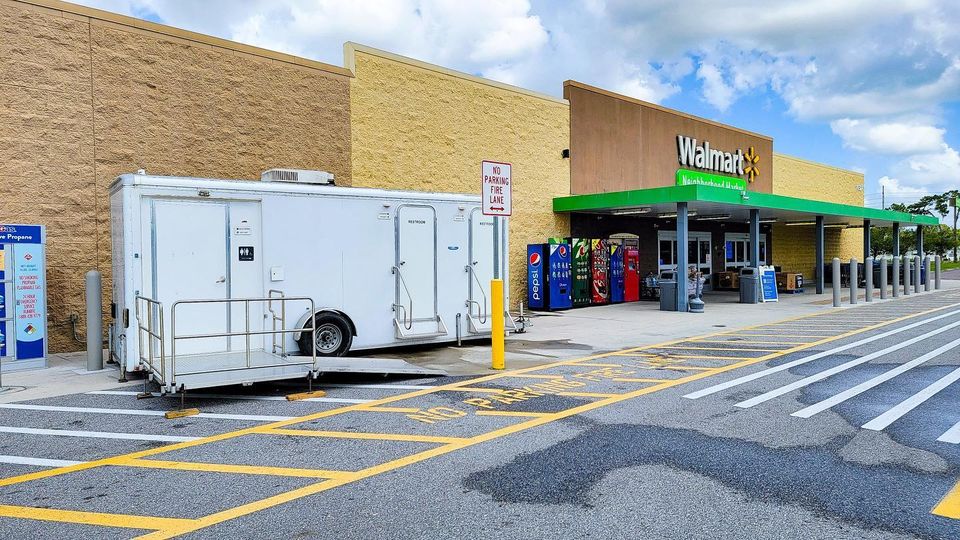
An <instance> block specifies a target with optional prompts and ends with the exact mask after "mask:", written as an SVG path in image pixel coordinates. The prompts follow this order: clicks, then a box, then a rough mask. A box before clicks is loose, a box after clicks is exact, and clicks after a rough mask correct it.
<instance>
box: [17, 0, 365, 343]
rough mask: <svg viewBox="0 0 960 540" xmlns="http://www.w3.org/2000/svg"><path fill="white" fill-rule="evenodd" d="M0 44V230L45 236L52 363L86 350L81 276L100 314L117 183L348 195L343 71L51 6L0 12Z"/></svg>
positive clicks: (38, 0)
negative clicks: (91, 277)
mask: <svg viewBox="0 0 960 540" xmlns="http://www.w3.org/2000/svg"><path fill="white" fill-rule="evenodd" d="M0 36H2V37H0V58H2V61H0V125H2V126H4V130H3V131H2V132H0V222H27V223H34V222H38V223H42V224H45V225H47V232H48V242H49V243H48V246H47V253H48V268H49V269H48V275H47V278H48V294H49V304H48V305H49V322H50V334H51V343H50V350H51V351H52V352H59V351H68V350H77V349H80V348H82V347H83V345H81V344H80V343H77V342H76V341H74V340H73V338H72V337H71V333H70V326H69V317H70V315H71V314H74V313H75V314H77V315H78V316H79V317H80V324H79V331H81V332H82V331H83V330H84V327H85V321H84V320H83V318H84V307H83V296H84V292H83V275H84V273H85V272H86V271H87V270H90V269H92V268H97V269H99V270H100V271H101V272H102V273H103V275H104V306H109V295H110V292H109V291H110V287H111V281H110V270H111V269H110V229H109V207H108V204H107V200H108V193H107V188H108V186H109V184H110V182H111V181H112V180H113V178H114V177H116V176H117V175H118V174H120V173H124V172H132V171H135V170H137V169H138V168H144V169H146V170H147V171H148V172H150V173H156V174H173V175H190V176H205V177H219V178H250V179H258V178H259V176H260V172H261V171H263V170H265V169H268V168H271V167H276V166H289V167H298V168H305V169H323V170H328V171H331V172H333V173H334V174H335V175H336V176H337V180H338V181H340V182H343V183H349V180H350V160H349V152H350V123H349V114H350V110H349V107H350V100H349V82H348V81H349V72H347V71H346V70H344V69H343V68H338V67H334V66H327V65H325V64H320V63H317V62H311V61H308V60H304V59H298V58H295V57H292V56H288V55H282V54H279V53H273V52H271V51H265V50H262V49H256V48H253V47H247V46H244V45H240V44H235V43H230V42H227V41H224V40H218V39H216V38H211V37H208V36H201V35H199V34H193V33H190V32H184V31H181V30H177V29H173V28H169V27H164V26H161V25H156V24H152V23H147V22H144V21H139V20H136V19H131V18H127V17H121V16H118V15H113V14H109V13H105V12H101V11H97V10H92V9H88V8H84V7H81V6H76V5H72V4H66V3H61V2H54V1H50V0H31V1H28V2H16V1H12V0H0ZM105 309H106V308H105Z"/></svg>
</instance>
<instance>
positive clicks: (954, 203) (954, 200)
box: [950, 194, 960, 262]
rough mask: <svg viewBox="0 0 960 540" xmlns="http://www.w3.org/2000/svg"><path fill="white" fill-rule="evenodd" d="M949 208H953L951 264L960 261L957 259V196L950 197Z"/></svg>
mask: <svg viewBox="0 0 960 540" xmlns="http://www.w3.org/2000/svg"><path fill="white" fill-rule="evenodd" d="M950 206H952V207H953V262H957V261H960V259H958V258H957V247H958V246H957V210H958V208H957V196H956V195H955V194H954V195H951V196H950Z"/></svg>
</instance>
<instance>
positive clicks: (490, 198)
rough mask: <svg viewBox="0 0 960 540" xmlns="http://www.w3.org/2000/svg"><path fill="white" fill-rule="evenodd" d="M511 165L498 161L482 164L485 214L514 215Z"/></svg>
mask: <svg viewBox="0 0 960 540" xmlns="http://www.w3.org/2000/svg"><path fill="white" fill-rule="evenodd" d="M511 169H512V167H511V165H510V164H509V163H500V162H497V161H484V162H482V166H481V170H482V175H481V176H482V180H483V183H482V184H481V189H482V191H481V194H482V196H483V214H484V215H486V216H509V215H511V214H512V213H513V183H512V178H511V172H512V171H511Z"/></svg>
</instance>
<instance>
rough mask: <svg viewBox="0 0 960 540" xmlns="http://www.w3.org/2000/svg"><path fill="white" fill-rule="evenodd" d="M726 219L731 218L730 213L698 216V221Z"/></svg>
mask: <svg viewBox="0 0 960 540" xmlns="http://www.w3.org/2000/svg"><path fill="white" fill-rule="evenodd" d="M725 219H730V214H711V215H708V216H699V217H697V221H722V220H725Z"/></svg>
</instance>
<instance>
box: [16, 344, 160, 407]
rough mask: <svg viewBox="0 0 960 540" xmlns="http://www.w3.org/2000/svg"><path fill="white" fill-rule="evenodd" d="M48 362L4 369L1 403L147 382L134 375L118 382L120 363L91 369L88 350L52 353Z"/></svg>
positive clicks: (138, 384)
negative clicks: (35, 366)
mask: <svg viewBox="0 0 960 540" xmlns="http://www.w3.org/2000/svg"><path fill="white" fill-rule="evenodd" d="M48 366H49V367H47V368H46V369H35V370H26V371H13V372H5V373H3V380H2V382H3V387H2V389H0V403H12V402H14V401H26V400H30V399H40V398H47V397H55V396H64V395H69V394H78V393H83V392H93V391H96V390H107V389H110V388H117V387H123V386H137V387H139V386H142V385H143V380H142V379H131V382H128V383H126V384H123V383H119V382H117V381H118V380H119V379H120V367H119V366H117V365H116V364H104V369H103V370H102V371H87V369H86V368H87V353H86V352H85V351H80V352H72V353H60V354H51V355H50V357H49V363H48Z"/></svg>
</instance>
